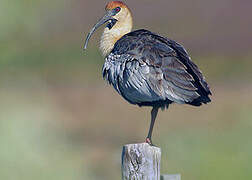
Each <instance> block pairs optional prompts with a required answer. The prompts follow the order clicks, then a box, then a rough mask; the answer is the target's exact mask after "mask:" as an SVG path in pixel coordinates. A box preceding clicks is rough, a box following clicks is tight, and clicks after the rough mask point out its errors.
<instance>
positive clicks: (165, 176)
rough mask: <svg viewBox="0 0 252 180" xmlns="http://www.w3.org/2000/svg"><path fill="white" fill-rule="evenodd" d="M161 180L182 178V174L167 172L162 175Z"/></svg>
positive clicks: (178, 179)
mask: <svg viewBox="0 0 252 180" xmlns="http://www.w3.org/2000/svg"><path fill="white" fill-rule="evenodd" d="M161 180H181V176H180V174H165V175H162V176H161Z"/></svg>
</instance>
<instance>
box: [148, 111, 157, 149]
mask: <svg viewBox="0 0 252 180" xmlns="http://www.w3.org/2000/svg"><path fill="white" fill-rule="evenodd" d="M157 113H158V107H153V108H152V110H151V123H150V128H149V132H148V136H147V137H146V140H145V142H146V143H148V144H149V145H153V144H152V141H151V136H152V130H153V127H154V123H155V120H156V117H157Z"/></svg>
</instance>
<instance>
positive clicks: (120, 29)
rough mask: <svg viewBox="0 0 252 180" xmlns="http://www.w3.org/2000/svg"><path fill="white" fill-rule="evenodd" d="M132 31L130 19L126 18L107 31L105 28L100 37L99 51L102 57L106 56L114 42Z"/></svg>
mask: <svg viewBox="0 0 252 180" xmlns="http://www.w3.org/2000/svg"><path fill="white" fill-rule="evenodd" d="M131 30H132V18H131V16H130V15H129V17H126V18H125V19H124V20H123V21H117V23H116V24H115V25H114V26H113V27H112V28H111V29H109V28H108V27H106V28H105V29H104V31H103V34H102V36H101V42H100V49H101V51H102V54H103V55H104V56H106V55H108V54H109V53H110V52H111V51H112V49H113V48H114V45H115V43H116V41H118V40H119V39H120V38H121V37H122V36H123V35H125V34H127V33H129V32H131Z"/></svg>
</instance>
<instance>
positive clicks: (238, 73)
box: [0, 0, 252, 180]
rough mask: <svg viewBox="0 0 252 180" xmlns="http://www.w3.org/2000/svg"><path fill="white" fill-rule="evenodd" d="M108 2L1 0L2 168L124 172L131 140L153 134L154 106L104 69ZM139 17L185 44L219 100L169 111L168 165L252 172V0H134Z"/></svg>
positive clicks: (209, 179) (61, 174)
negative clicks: (129, 94) (126, 93)
mask: <svg viewBox="0 0 252 180" xmlns="http://www.w3.org/2000/svg"><path fill="white" fill-rule="evenodd" d="M106 3H107V1H98V0H96V1H91V0H53V1H49V0H43V1H42V0H37V1H31V0H12V1H8V0H1V1H0V42H1V44H0V107H1V110H0V179H3V180H16V179H19V180H32V179H36V180H45V179H53V180H70V179H71V180H73V179H76V180H84V179H85V180H100V179H103V180H116V179H120V155H121V149H122V146H123V145H124V144H127V143H136V142H143V141H144V139H145V136H146V134H147V130H148V127H149V121H150V120H149V111H150V109H149V108H139V107H137V106H133V105H129V104H128V103H127V102H126V101H124V100H123V99H122V98H121V97H120V96H119V95H118V94H117V93H116V92H115V91H114V90H113V88H112V87H109V86H108V85H107V84H106V83H105V82H104V81H103V80H102V75H101V67H102V64H103V62H104V60H103V57H102V56H101V53H100V52H99V50H98V42H99V37H100V34H101V32H102V28H101V29H100V30H98V32H96V34H95V35H94V37H93V38H92V39H91V41H90V44H89V48H88V50H87V51H86V52H83V51H82V50H81V47H82V45H83V40H84V38H85V36H86V34H87V32H88V31H89V29H90V28H91V26H92V25H93V24H94V23H96V21H97V20H98V19H99V18H100V17H101V16H102V15H103V13H104V7H105V4H106ZM127 4H128V5H129V7H131V10H132V12H133V16H134V25H135V26H134V28H135V29H138V28H146V29H149V30H151V31H153V32H157V33H159V34H161V35H163V36H167V37H169V38H171V39H174V40H176V41H178V42H180V43H182V44H183V45H184V46H185V47H186V49H187V50H188V51H189V53H190V55H191V57H192V59H193V61H195V62H196V63H197V64H198V66H199V67H200V68H201V70H202V71H203V72H204V75H205V76H206V79H207V80H208V82H209V84H210V87H211V89H212V92H213V96H212V103H210V104H209V105H204V106H201V107H200V108H195V107H190V106H186V105H183V106H181V105H179V106H178V105H172V106H170V108H169V110H167V111H163V112H161V113H159V115H158V120H157V122H156V126H155V129H154V135H153V141H154V143H155V144H156V145H157V146H159V147H161V148H162V169H161V171H162V173H171V174H172V173H181V174H182V179H183V180H195V179H204V180H213V179H222V180H224V179H226V180H237V179H252V168H251V165H250V163H251V161H252V141H251V136H252V131H251V129H252V84H251V83H252V70H251V66H252V61H251V58H252V53H251V50H252V44H251V42H252V35H251V32H252V23H249V22H251V20H252V18H251V17H252V13H251V6H252V1H250V0H221V1H218V0H212V1H205V0H203V1H202V0H176V1H167V0H156V1H151V0H137V1H136V0H127Z"/></svg>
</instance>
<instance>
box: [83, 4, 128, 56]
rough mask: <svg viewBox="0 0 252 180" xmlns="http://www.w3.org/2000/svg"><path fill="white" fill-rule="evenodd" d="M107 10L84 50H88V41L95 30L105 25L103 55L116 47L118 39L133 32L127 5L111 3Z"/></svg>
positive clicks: (88, 37) (86, 42) (92, 30)
mask: <svg viewBox="0 0 252 180" xmlns="http://www.w3.org/2000/svg"><path fill="white" fill-rule="evenodd" d="M105 10H106V12H105V15H104V16H103V17H102V18H101V19H100V20H99V21H98V22H97V23H96V24H95V25H94V26H93V28H92V29H91V31H90V32H89V33H88V35H87V38H86V41H85V45H84V49H86V48H87V45H88V41H89V39H90V38H91V36H92V34H93V33H94V32H95V30H96V29H97V28H99V27H100V26H101V25H103V24H106V27H105V29H104V33H103V35H102V39H101V49H102V51H103V54H107V53H108V51H109V50H111V48H113V47H111V46H112V45H114V43H115V42H116V41H117V40H118V39H120V38H121V37H122V36H123V35H124V34H126V33H128V32H130V31H131V29H132V16H131V11H130V9H129V8H128V6H127V5H126V4H125V3H123V2H121V1H111V2H109V3H108V4H107V5H106V7H105ZM105 46H106V47H105Z"/></svg>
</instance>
